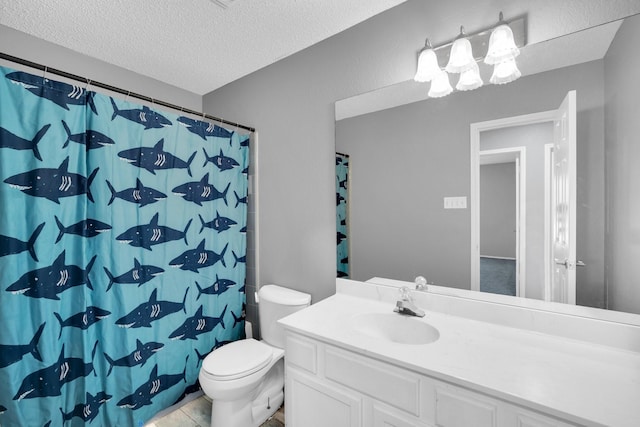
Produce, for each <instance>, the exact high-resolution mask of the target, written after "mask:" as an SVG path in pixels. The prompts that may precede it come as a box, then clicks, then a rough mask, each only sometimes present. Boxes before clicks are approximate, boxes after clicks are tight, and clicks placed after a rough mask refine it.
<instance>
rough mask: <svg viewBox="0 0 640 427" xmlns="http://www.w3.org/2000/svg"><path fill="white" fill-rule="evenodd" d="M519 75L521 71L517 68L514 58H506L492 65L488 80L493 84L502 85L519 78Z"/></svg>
mask: <svg viewBox="0 0 640 427" xmlns="http://www.w3.org/2000/svg"><path fill="white" fill-rule="evenodd" d="M521 75H522V73H520V70H518V66H517V65H516V60H515V59H508V60H505V61H502V62H499V63H497V64H496V65H494V66H493V74H492V75H491V79H489V82H491V84H494V85H502V84H505V83H511V82H512V81H514V80H516V79H519V78H520V76H521Z"/></svg>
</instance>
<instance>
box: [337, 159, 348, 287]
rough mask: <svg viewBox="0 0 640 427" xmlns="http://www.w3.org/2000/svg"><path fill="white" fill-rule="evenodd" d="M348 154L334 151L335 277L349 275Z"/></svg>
mask: <svg viewBox="0 0 640 427" xmlns="http://www.w3.org/2000/svg"><path fill="white" fill-rule="evenodd" d="M348 182H349V155H347V154H342V153H336V229H337V236H336V240H337V245H338V246H337V250H336V254H337V268H338V271H337V277H349V241H348V235H349V233H348V224H349V218H348V217H349V209H348V203H349V185H348Z"/></svg>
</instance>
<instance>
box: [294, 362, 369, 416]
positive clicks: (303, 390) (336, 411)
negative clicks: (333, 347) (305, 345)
mask: <svg viewBox="0 0 640 427" xmlns="http://www.w3.org/2000/svg"><path fill="white" fill-rule="evenodd" d="M285 393H286V398H285V400H286V402H287V404H286V405H285V411H286V413H285V418H286V420H287V427H328V426H331V427H361V426H362V419H361V407H362V401H361V399H360V397H359V396H358V395H357V394H355V393H351V392H349V391H347V390H343V389H339V388H337V387H332V386H329V385H326V384H323V383H321V382H319V381H318V380H316V379H315V378H314V377H311V376H309V375H305V374H303V373H302V372H299V371H298V370H296V369H292V368H290V367H289V368H288V369H287V380H286V386H285Z"/></svg>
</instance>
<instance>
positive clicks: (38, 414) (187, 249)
mask: <svg viewBox="0 0 640 427" xmlns="http://www.w3.org/2000/svg"><path fill="white" fill-rule="evenodd" d="M0 72H1V73H2V75H1V76H0V181H2V182H0V280H1V282H0V283H1V288H0V425H1V426H2V427H9V426H43V425H49V426H51V427H54V426H63V425H64V426H83V425H91V426H105V427H106V426H135V427H138V426H141V425H143V424H144V423H145V422H146V421H148V420H149V419H150V418H151V417H152V416H153V415H154V414H155V413H157V412H158V411H160V410H162V409H164V408H166V407H168V406H170V405H172V404H174V403H175V402H176V401H178V400H179V399H180V398H181V397H183V396H184V393H185V392H188V391H189V390H195V389H196V388H197V384H196V383H197V377H198V371H199V368H200V366H201V363H202V359H203V358H204V357H205V356H206V354H207V353H209V352H210V351H211V350H212V349H213V348H215V347H217V346H220V345H223V344H224V343H226V342H229V341H232V340H236V339H239V338H241V337H243V335H244V314H243V310H244V304H245V294H244V281H245V264H244V262H245V261H244V260H245V254H246V237H245V236H246V210H247V206H246V197H247V168H248V161H249V159H248V151H249V150H248V143H249V139H248V136H246V135H245V136H241V135H239V134H238V133H236V132H232V131H229V130H227V129H224V128H222V127H219V126H214V125H211V124H208V123H205V122H202V121H199V120H195V119H192V118H189V117H184V116H178V115H174V114H170V113H166V112H160V111H158V110H157V109H155V108H149V107H146V106H141V105H136V104H134V103H130V102H126V101H123V100H120V99H114V98H111V97H109V96H104V95H102V94H98V93H95V92H90V91H89V92H87V91H86V90H85V88H84V87H78V86H73V85H69V84H66V83H62V82H56V81H53V80H49V79H45V78H44V77H43V76H37V75H32V74H28V73H24V72H20V71H15V70H11V69H8V68H0Z"/></svg>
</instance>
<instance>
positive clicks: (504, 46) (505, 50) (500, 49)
mask: <svg viewBox="0 0 640 427" xmlns="http://www.w3.org/2000/svg"><path fill="white" fill-rule="evenodd" d="M518 55H520V49H518V46H516V42H515V40H514V39H513V31H511V27H509V24H507V23H506V22H505V21H504V17H503V16H502V12H500V15H499V17H498V24H497V25H496V26H495V28H494V29H493V30H492V31H491V37H490V38H489V47H488V48H487V56H485V58H484V63H485V64H489V65H497V64H499V63H501V62H504V61H508V60H510V59H515V57H516V56H518Z"/></svg>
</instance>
